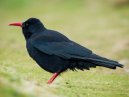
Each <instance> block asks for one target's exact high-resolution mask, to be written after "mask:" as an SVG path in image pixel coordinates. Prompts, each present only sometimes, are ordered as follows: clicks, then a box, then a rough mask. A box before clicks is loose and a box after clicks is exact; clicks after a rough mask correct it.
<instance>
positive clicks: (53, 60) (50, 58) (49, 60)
mask: <svg viewBox="0 0 129 97" xmlns="http://www.w3.org/2000/svg"><path fill="white" fill-rule="evenodd" d="M27 50H28V53H29V55H30V56H31V57H32V58H33V59H34V60H35V61H36V62H37V64H38V65H39V66H40V67H41V68H43V69H45V70H46V71H48V72H51V73H54V72H59V71H64V70H66V69H67V65H68V63H67V61H66V60H63V59H61V58H59V57H57V56H54V55H48V54H45V53H43V52H41V51H39V50H37V49H36V48H33V47H31V49H30V48H27Z"/></svg>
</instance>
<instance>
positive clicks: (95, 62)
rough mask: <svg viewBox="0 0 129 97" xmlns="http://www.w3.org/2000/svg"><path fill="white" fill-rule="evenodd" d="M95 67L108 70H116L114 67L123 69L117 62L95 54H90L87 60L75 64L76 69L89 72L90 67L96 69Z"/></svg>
mask: <svg viewBox="0 0 129 97" xmlns="http://www.w3.org/2000/svg"><path fill="white" fill-rule="evenodd" d="M96 66H102V67H106V68H110V69H116V67H121V68H123V65H122V64H120V63H118V62H117V61H113V60H110V59H107V58H103V57H101V56H98V55H96V54H91V55H90V56H89V57H88V58H85V59H81V61H78V64H76V68H77V69H81V70H83V69H88V70H89V68H90V67H96Z"/></svg>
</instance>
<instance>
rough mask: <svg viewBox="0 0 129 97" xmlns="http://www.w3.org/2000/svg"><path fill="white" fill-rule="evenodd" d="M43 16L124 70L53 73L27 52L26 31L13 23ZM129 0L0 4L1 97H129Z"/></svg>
mask: <svg viewBox="0 0 129 97" xmlns="http://www.w3.org/2000/svg"><path fill="white" fill-rule="evenodd" d="M30 17H36V18H39V19H40V20H41V21H42V22H43V23H44V25H45V26H46V27H47V28H49V29H53V30H57V31H60V32H61V33H63V34H64V35H66V36H68V37H69V38H70V39H72V40H74V41H76V42H78V43H80V44H81V45H83V46H86V47H88V48H89V49H92V50H93V51H94V52H95V53H97V54H99V55H102V56H105V57H108V58H111V59H114V60H118V61H119V62H121V63H122V64H124V65H125V67H124V68H123V69H120V68H118V69H117V70H110V69H106V68H100V67H99V68H97V69H91V70H90V71H83V72H82V71H78V72H72V71H68V72H66V73H63V74H62V75H61V76H59V77H58V78H57V79H56V80H55V82H54V83H53V84H52V85H47V84H46V81H47V80H48V79H49V78H50V77H51V74H50V73H48V72H46V71H44V70H42V69H41V68H40V67H39V66H38V65H37V64H36V63H35V62H34V61H33V60H32V59H31V58H30V57H29V56H28V54H27V51H26V48H25V40H24V37H23V35H22V32H21V28H17V27H9V26H8V24H9V23H11V22H17V21H25V20H26V19H28V18H30ZM128 92H129V0H0V97H129V93H128Z"/></svg>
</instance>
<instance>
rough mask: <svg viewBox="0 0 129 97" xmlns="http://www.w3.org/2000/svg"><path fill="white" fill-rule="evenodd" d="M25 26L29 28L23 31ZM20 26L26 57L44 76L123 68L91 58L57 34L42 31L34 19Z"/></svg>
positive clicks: (74, 44)
mask: <svg viewBox="0 0 129 97" xmlns="http://www.w3.org/2000/svg"><path fill="white" fill-rule="evenodd" d="M26 23H28V24H29V26H27V27H26ZM23 25H24V26H23V34H24V36H25V39H26V43H27V45H26V46H27V50H28V53H29V55H30V56H31V57H32V58H33V59H34V60H35V61H36V62H37V63H38V64H39V66H40V67H42V68H43V69H45V70H46V71H48V72H52V73H54V72H63V71H65V70H67V69H71V70H75V69H76V68H77V69H80V70H84V69H87V70H89V69H90V68H91V67H96V66H103V67H107V68H111V69H115V68H116V67H117V66H118V67H122V66H123V65H121V64H119V63H118V62H116V61H113V60H110V59H107V58H103V57H100V56H98V55H96V54H94V53H93V52H92V51H91V50H89V49H87V48H86V47H83V46H81V45H79V44H77V43H75V42H73V41H71V40H70V39H68V38H67V37H66V36H64V35H63V34H61V33H59V32H57V31H53V30H48V29H46V28H45V27H44V25H43V24H42V23H41V22H40V21H39V20H38V19H36V20H35V18H31V19H29V20H27V21H26V22H24V23H23ZM28 33H29V36H27V35H28Z"/></svg>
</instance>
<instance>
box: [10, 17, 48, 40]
mask: <svg viewBox="0 0 129 97" xmlns="http://www.w3.org/2000/svg"><path fill="white" fill-rule="evenodd" d="M9 26H19V27H21V28H22V32H23V34H24V36H25V39H28V38H29V37H30V36H31V35H32V34H34V33H40V32H42V31H44V30H45V29H46V28H45V27H44V25H43V24H42V23H41V22H40V20H39V19H36V18H29V19H28V20H26V21H25V22H23V23H22V22H15V23H11V24H9Z"/></svg>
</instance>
